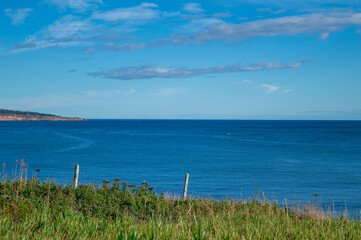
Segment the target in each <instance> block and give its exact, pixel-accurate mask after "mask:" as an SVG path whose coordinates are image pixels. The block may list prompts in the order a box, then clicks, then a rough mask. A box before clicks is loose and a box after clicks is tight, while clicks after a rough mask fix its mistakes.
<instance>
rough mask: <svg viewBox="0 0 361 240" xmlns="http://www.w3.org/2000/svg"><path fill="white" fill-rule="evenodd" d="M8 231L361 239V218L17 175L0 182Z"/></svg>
mask: <svg viewBox="0 0 361 240" xmlns="http://www.w3.org/2000/svg"><path fill="white" fill-rule="evenodd" d="M17 174H19V172H18V173H17ZM0 238H1V239H361V223H360V221H358V220H356V219H350V218H347V217H345V216H339V217H337V216H334V215H332V214H326V213H325V212H323V211H322V210H320V209H318V208H316V207H315V206H314V205H312V204H309V205H304V206H300V207H299V208H294V209H291V208H288V207H281V206H278V204H277V202H272V203H271V202H269V201H267V200H264V201H257V200H249V201H246V202H241V201H234V200H224V201H215V200H212V199H202V198H199V199H187V200H180V199H167V198H165V197H164V196H163V195H157V194H156V193H155V192H154V189H153V188H151V187H150V186H149V184H148V183H142V184H141V185H140V186H136V185H128V184H127V183H123V182H121V181H120V180H119V179H115V180H114V181H113V182H112V183H110V182H108V181H104V182H103V184H102V185H101V186H99V185H80V186H79V187H78V188H76V189H74V188H73V187H71V186H64V185H60V184H56V183H55V182H54V181H44V182H40V181H39V180H38V179H37V178H36V177H33V178H32V179H30V180H26V179H25V178H23V177H22V178H20V177H19V175H17V177H15V179H12V178H10V177H8V178H4V180H3V181H2V182H1V183H0Z"/></svg>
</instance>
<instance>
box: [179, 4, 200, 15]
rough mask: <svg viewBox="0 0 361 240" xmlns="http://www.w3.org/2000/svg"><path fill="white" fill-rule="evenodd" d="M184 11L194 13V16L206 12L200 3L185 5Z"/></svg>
mask: <svg viewBox="0 0 361 240" xmlns="http://www.w3.org/2000/svg"><path fill="white" fill-rule="evenodd" d="M183 10H184V11H185V12H188V13H194V14H197V13H201V12H203V11H204V10H203V8H202V6H201V5H200V4H199V3H187V4H185V5H184V8H183Z"/></svg>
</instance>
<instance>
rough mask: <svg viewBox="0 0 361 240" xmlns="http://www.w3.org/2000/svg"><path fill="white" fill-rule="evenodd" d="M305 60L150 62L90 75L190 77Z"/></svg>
mask: <svg viewBox="0 0 361 240" xmlns="http://www.w3.org/2000/svg"><path fill="white" fill-rule="evenodd" d="M305 62H307V61H298V62H292V63H278V62H268V63H265V62H260V63H255V64H251V65H245V66H242V65H241V64H234V65H223V66H216V67H204V68H185V67H159V66H157V65H153V64H148V65H141V66H130V67H120V68H117V69H115V70H111V71H101V72H94V73H89V75H92V76H94V77H104V78H112V79H119V80H131V79H149V78H189V77H195V76H201V75H207V74H221V73H235V72H248V71H262V70H272V69H287V68H299V67H300V66H302V64H304V63H305Z"/></svg>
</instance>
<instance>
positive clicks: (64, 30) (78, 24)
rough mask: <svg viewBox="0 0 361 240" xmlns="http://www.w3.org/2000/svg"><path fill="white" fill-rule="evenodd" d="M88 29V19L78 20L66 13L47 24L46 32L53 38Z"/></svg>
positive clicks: (89, 27)
mask: <svg viewBox="0 0 361 240" xmlns="http://www.w3.org/2000/svg"><path fill="white" fill-rule="evenodd" d="M90 29H92V25H91V23H90V22H89V21H88V20H79V19H77V18H76V17H74V16H72V15H67V16H65V17H62V18H61V19H59V20H57V21H56V22H55V23H53V24H51V25H49V26H48V34H49V35H50V36H51V37H54V38H66V37H70V36H73V35H74V34H76V33H80V32H85V31H89V30H90Z"/></svg>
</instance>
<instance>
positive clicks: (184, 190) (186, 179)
mask: <svg viewBox="0 0 361 240" xmlns="http://www.w3.org/2000/svg"><path fill="white" fill-rule="evenodd" d="M188 178H189V174H188V173H186V178H185V180H184V188H183V200H185V199H186V197H187V189H188Z"/></svg>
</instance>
